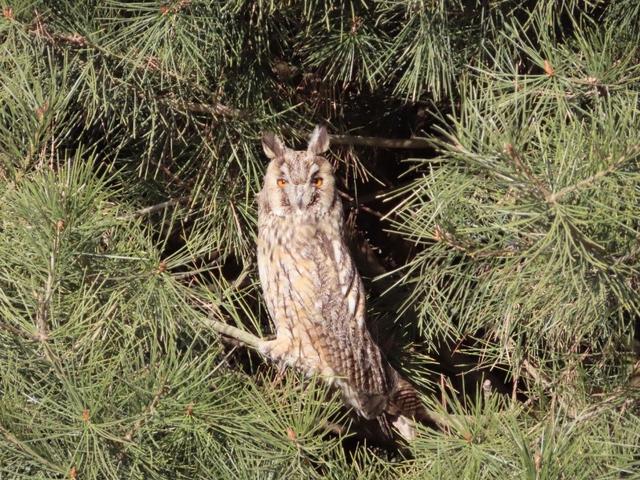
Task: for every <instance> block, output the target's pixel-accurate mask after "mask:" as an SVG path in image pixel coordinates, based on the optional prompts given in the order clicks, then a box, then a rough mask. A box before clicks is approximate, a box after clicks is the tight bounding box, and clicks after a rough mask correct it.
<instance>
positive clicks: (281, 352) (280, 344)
mask: <svg viewBox="0 0 640 480" xmlns="http://www.w3.org/2000/svg"><path fill="white" fill-rule="evenodd" d="M290 350H291V348H290V344H289V341H288V340H283V339H281V338H277V337H276V338H275V339H274V340H267V341H265V342H263V343H262V345H260V347H259V348H258V351H259V352H260V353H261V354H262V355H264V356H265V357H268V358H270V359H271V360H273V361H276V362H277V361H282V360H285V359H286V357H287V356H288V354H289V351H290Z"/></svg>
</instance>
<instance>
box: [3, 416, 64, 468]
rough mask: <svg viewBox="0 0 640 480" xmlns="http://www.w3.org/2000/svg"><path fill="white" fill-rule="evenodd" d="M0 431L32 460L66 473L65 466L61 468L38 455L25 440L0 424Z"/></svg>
mask: <svg viewBox="0 0 640 480" xmlns="http://www.w3.org/2000/svg"><path fill="white" fill-rule="evenodd" d="M0 432H2V434H3V435H4V438H5V439H7V441H8V442H9V443H12V444H14V445H15V446H16V447H18V448H19V449H20V450H22V451H23V452H25V453H28V454H29V455H31V457H32V458H33V459H34V460H37V461H38V462H40V463H41V464H43V465H46V466H47V467H49V468H50V469H51V470H54V471H56V472H58V473H62V474H66V473H67V470H66V469H65V468H62V467H60V466H59V465H56V464H55V463H52V462H51V461H49V460H47V459H46V458H44V457H43V456H41V455H39V454H38V453H37V452H36V451H35V450H34V449H33V448H31V447H30V446H29V445H27V444H26V443H25V442H23V441H22V440H20V439H19V438H18V437H16V436H15V435H14V434H13V433H11V432H10V431H9V430H7V429H6V428H4V427H3V426H2V425H0Z"/></svg>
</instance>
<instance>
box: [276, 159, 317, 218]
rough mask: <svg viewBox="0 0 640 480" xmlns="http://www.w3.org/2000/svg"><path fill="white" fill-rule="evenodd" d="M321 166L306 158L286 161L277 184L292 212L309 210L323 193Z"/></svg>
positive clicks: (284, 202) (284, 201)
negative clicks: (290, 161)
mask: <svg viewBox="0 0 640 480" xmlns="http://www.w3.org/2000/svg"><path fill="white" fill-rule="evenodd" d="M319 170H320V166H319V165H318V164H317V163H315V162H312V163H310V162H309V160H308V159H306V158H296V159H295V161H294V162H292V164H289V163H286V162H284V163H283V164H282V167H281V171H280V176H279V177H278V180H277V184H278V186H279V187H280V189H281V190H282V193H283V202H282V203H283V204H285V205H288V206H290V207H291V209H292V210H293V212H292V213H304V212H308V210H309V208H310V207H312V206H314V204H315V203H316V202H317V201H318V199H319V196H320V195H321V193H322V192H321V191H320V188H321V187H322V184H323V179H322V177H320V176H319V175H318V172H319Z"/></svg>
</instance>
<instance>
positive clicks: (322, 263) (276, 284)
mask: <svg viewBox="0 0 640 480" xmlns="http://www.w3.org/2000/svg"><path fill="white" fill-rule="evenodd" d="M262 146H263V149H264V152H265V154H266V155H267V157H268V158H269V159H270V162H269V165H268V167H267V171H266V174H265V177H264V185H263V187H262V190H261V191H260V193H259V194H258V241H257V257H258V270H259V274H260V282H261V284H262V290H263V294H264V299H265V302H266V305H267V309H268V311H269V314H270V316H271V319H272V320H273V322H274V324H275V327H276V336H275V339H273V340H269V341H266V342H265V343H264V346H263V347H262V353H263V354H264V355H265V356H268V357H270V358H271V359H273V360H274V361H277V362H281V363H283V364H288V365H291V366H295V367H296V368H298V369H300V370H301V371H303V372H305V373H306V374H309V375H312V374H316V375H320V376H321V377H322V378H323V379H324V380H325V381H326V382H328V383H329V384H330V385H331V386H333V387H334V388H337V389H339V390H340V391H341V393H342V397H343V399H344V401H345V403H346V404H347V405H348V406H350V407H352V408H353V409H354V410H355V412H356V413H357V414H358V415H360V416H362V417H364V418H366V419H377V420H378V421H379V423H380V425H381V427H382V431H383V433H384V434H385V435H391V430H390V424H391V425H394V426H395V427H396V428H397V429H398V431H399V432H400V434H401V435H402V436H403V437H405V438H408V439H410V438H412V437H413V435H414V427H413V419H412V417H416V416H417V415H418V413H419V411H420V401H419V399H418V396H417V394H416V392H415V390H414V389H413V387H412V386H411V385H410V384H409V383H408V382H407V381H406V380H404V379H403V378H402V377H400V375H399V374H398V373H397V372H396V371H395V370H394V369H393V368H392V367H391V366H390V365H389V364H388V362H387V361H386V360H385V358H384V355H383V354H382V352H381V351H380V348H379V347H378V345H377V344H376V343H375V342H374V340H373V339H372V337H371V335H370V333H369V331H368V329H367V324H366V308H365V291H364V288H363V284H362V280H361V278H360V275H359V274H358V271H357V269H356V266H355V264H354V261H353V258H352V257H351V254H350V252H349V249H348V248H347V245H346V243H345V239H344V231H343V229H344V226H343V213H342V203H341V200H340V197H339V195H338V190H337V187H336V181H335V177H334V176H333V171H332V166H331V164H330V163H329V162H328V161H327V159H326V158H324V157H323V156H322V154H323V153H324V152H325V151H327V150H328V148H329V136H328V134H327V131H326V129H325V128H324V127H316V129H315V130H314V131H313V133H312V135H311V138H310V141H309V144H308V147H307V149H306V150H301V151H296V150H292V149H289V148H287V147H286V146H285V145H284V144H283V142H282V141H281V140H280V139H279V138H278V137H276V136H275V135H273V134H271V133H267V134H265V135H264V136H263V138H262Z"/></svg>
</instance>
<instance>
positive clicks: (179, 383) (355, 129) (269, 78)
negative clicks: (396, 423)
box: [0, 0, 640, 480]
mask: <svg viewBox="0 0 640 480" xmlns="http://www.w3.org/2000/svg"><path fill="white" fill-rule="evenodd" d="M0 6H1V7H2V9H1V11H0V478H1V479H4V478H7V479H14V478H15V479H38V478H42V479H44V478H56V479H121V478H140V479H143V478H144V479H174V478H175V479H179V478H184V479H186V478H234V479H235V478H240V479H244V478H247V479H249V478H259V479H265V478H267V479H269V478H271V479H280V478H330V479H347V478H348V479H351V478H353V479H373V478H375V479H384V478H389V479H395V478H402V479H430V478H433V479H436V478H437V479H461V478H464V479H467V478H468V479H478V478H487V479H489V478H490V479H504V478H513V479H521V478H525V479H532V480H533V479H536V480H538V479H549V480H552V479H596V478H610V479H617V478H630V479H631V478H640V473H639V472H640V295H639V290H640V220H639V218H640V216H639V212H640V66H639V65H640V46H639V45H640V7H639V6H638V3H637V2H636V1H634V0H620V1H616V2H606V1H600V0H588V1H578V0H564V1H562V2H558V1H551V0H543V1H525V2H522V1H511V0H500V1H481V0H468V1H467V0H433V1H426V0H376V1H371V2H364V1H360V0H357V1H344V2H340V1H336V0H322V1H319V0H301V1H281V2H275V1H272V0H269V1H267V0H253V1H246V0H232V1H228V2H215V1H210V0H206V1H205V0H171V1H166V2H164V1H161V2H159V1H137V2H128V1H116V0H105V1H99V2H98V1H94V0H80V1H71V0H65V1H55V2H53V1H47V0H15V1H7V0H3V1H0ZM317 123H325V124H328V125H329V130H330V132H331V133H332V134H335V135H336V136H335V137H334V143H333V146H332V150H331V152H330V154H329V158H330V160H331V161H332V162H333V163H334V165H335V167H336V176H337V179H338V186H339V188H340V190H341V192H342V197H343V202H344V204H345V212H346V219H347V220H346V223H347V231H348V236H349V241H350V242H351V243H352V246H353V252H354V256H355V258H356V261H357V263H358V265H359V268H360V271H361V272H362V273H363V275H364V276H365V281H366V286H367V290H368V291H369V292H370V297H371V298H370V301H369V310H370V319H371V323H372V325H371V329H372V331H374V333H375V334H378V336H379V338H381V339H382V340H381V342H380V343H381V346H382V347H383V348H384V349H385V351H386V352H387V355H388V357H389V360H390V361H391V362H392V363H393V364H394V365H396V366H397V367H398V368H399V369H400V370H402V371H403V373H404V375H405V376H406V377H407V378H409V379H410V380H412V381H413V382H414V383H415V384H416V385H419V386H420V387H421V392H422V393H423V399H424V402H425V405H426V406H427V407H428V409H429V410H430V411H431V412H432V414H433V416H434V418H436V419H437V420H438V421H437V423H438V425H436V426H435V427H427V426H424V427H422V426H421V427H420V431H419V435H418V438H417V439H416V440H415V441H414V442H411V443H409V444H406V445H399V446H397V448H388V446H384V445H382V446H381V445H379V444H376V442H375V441H372V440H371V439H369V438H366V435H363V434H362V432H361V431H360V430H359V428H360V426H359V425H358V424H357V422H354V421H353V420H354V418H353V416H351V415H350V413H349V412H348V411H345V409H344V408H343V407H342V404H341V401H340V399H339V398H338V397H337V396H336V394H335V392H331V391H328V390H327V388H326V386H325V385H324V384H323V383H322V382H321V381H319V380H318V379H314V378H304V377H303V376H302V375H301V374H299V373H298V372H295V371H287V370H283V369H278V368H277V366H273V365H269V364H268V363H267V362H265V361H264V360H263V359H262V358H261V357H259V356H258V355H256V354H254V353H252V352H251V350H250V349H247V348H246V347H245V346H243V345H242V344H241V343H239V342H237V341H236V340H234V339H232V338H226V337H224V336H221V335H220V334H219V333H218V332H217V331H216V329H215V328H213V326H212V323H213V322H222V323H226V324H229V325H232V326H234V327H237V328H240V329H242V330H243V331H245V332H248V333H251V334H253V335H256V336H259V337H268V336H269V335H270V333H271V332H272V326H271V325H270V321H269V319H268V317H267V315H266V311H265V309H264V306H263V304H262V299H261V295H260V289H259V284H258V279H257V274H256V267H255V254H254V249H255V247H254V245H255V232H256V225H255V224H256V205H255V201H254V199H255V195H256V192H257V191H258V190H259V188H260V184H261V180H262V174H263V171H264V166H265V163H266V162H265V159H264V158H263V154H262V152H261V149H260V142H259V138H260V133H261V132H262V131H264V130H269V129H271V130H276V131H278V132H279V133H281V135H282V136H283V138H285V139H286V140H287V143H288V144H289V145H292V146H294V145H301V144H302V143H303V142H304V140H305V136H306V135H308V132H309V131H310V129H311V128H312V127H313V126H314V125H315V124H317ZM400 140H402V141H404V143H403V142H402V141H400ZM398 146H400V147H402V148H395V147H398ZM363 437H364V438H363Z"/></svg>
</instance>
